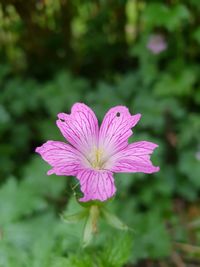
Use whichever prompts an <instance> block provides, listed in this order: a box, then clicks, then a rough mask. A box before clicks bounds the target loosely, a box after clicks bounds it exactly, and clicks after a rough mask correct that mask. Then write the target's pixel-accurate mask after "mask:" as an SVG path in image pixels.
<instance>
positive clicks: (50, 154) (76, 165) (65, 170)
mask: <svg viewBox="0 0 200 267" xmlns="http://www.w3.org/2000/svg"><path fill="white" fill-rule="evenodd" d="M36 152H37V153H39V154H40V155H41V157H42V158H43V159H44V160H45V161H46V162H48V163H49V164H50V165H51V166H52V167H53V169H51V170H49V171H48V172H47V174H49V175H50V174H53V173H55V174H56V175H76V174H77V171H78V170H79V169H80V168H82V156H81V154H80V152H78V151H77V150H75V149H74V148H73V147H72V146H70V145H68V144H65V143H63V142H58V141H48V142H46V143H44V144H43V145H42V146H41V147H37V148H36ZM83 160H84V159H83Z"/></svg>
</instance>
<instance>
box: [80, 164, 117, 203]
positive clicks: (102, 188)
mask: <svg viewBox="0 0 200 267" xmlns="http://www.w3.org/2000/svg"><path fill="white" fill-rule="evenodd" d="M77 178H78V179H79V181H80V185H81V191H82V192H83V193H84V197H82V198H81V199H80V201H83V202H87V201H90V200H100V201H105V200H107V199H108V198H111V197H112V196H113V195H114V194H115V192H116V188H115V185H114V179H113V176H112V173H111V172H110V171H104V170H98V171H95V170H89V169H85V170H82V171H80V172H79V173H78V175H77Z"/></svg>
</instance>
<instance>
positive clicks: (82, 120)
mask: <svg viewBox="0 0 200 267" xmlns="http://www.w3.org/2000/svg"><path fill="white" fill-rule="evenodd" d="M57 126H58V127H59V129H60V131H61V133H62V134H63V136H64V137H65V138H66V139H67V141H68V142H69V143H71V144H72V145H73V146H74V147H75V148H76V149H77V150H79V151H81V152H82V153H83V154H85V155H87V153H88V151H91V149H92V148H93V147H94V146H96V145H97V142H98V133H99V127H98V120H97V118H96V116H95V114H94V112H93V111H92V110H91V109H90V108H89V107H88V106H86V105H85V104H82V103H76V104H74V105H73V107H72V110H71V114H66V113H59V114H58V120H57Z"/></svg>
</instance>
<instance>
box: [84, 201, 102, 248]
mask: <svg viewBox="0 0 200 267" xmlns="http://www.w3.org/2000/svg"><path fill="white" fill-rule="evenodd" d="M99 214H100V211H99V207H98V206H97V205H93V206H91V207H90V210H89V215H88V218H87V221H86V224H85V227H84V231H83V247H86V246H88V245H89V244H90V242H91V241H92V238H93V236H94V234H96V233H97V223H98V219H99Z"/></svg>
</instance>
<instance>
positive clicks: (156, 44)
mask: <svg viewBox="0 0 200 267" xmlns="http://www.w3.org/2000/svg"><path fill="white" fill-rule="evenodd" d="M147 48H148V49H149V50H150V51H151V52H152V53H153V54H160V53H161V52H162V51H164V50H166V49H167V43H166V41H165V38H164V36H163V35H161V34H153V35H151V36H150V38H149V41H148V43H147Z"/></svg>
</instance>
